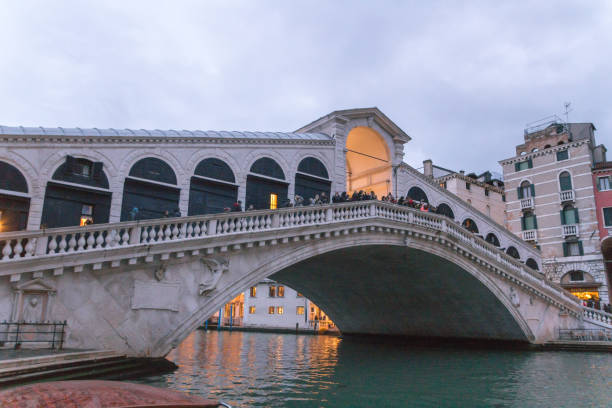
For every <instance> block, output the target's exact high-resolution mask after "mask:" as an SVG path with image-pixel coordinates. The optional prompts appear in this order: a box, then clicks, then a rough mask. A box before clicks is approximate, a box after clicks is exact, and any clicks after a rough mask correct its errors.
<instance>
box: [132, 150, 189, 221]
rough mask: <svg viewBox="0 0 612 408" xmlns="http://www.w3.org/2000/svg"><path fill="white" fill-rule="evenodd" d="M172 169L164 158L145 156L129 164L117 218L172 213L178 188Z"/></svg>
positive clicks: (161, 215)
mask: <svg viewBox="0 0 612 408" xmlns="http://www.w3.org/2000/svg"><path fill="white" fill-rule="evenodd" d="M177 184H178V178H177V175H176V172H175V170H174V169H173V168H172V166H171V165H169V164H168V163H167V162H166V161H165V160H162V159H160V158H158V157H154V156H149V157H144V158H141V159H140V160H138V161H137V162H136V163H134V164H133V165H132V167H131V168H130V171H129V173H128V175H127V176H126V178H125V182H124V184H123V202H122V205H121V220H122V221H126V220H130V219H150V218H162V217H164V216H176V215H179V214H178V213H177V211H178V208H179V199H180V191H181V189H180V188H179V187H178V185H177Z"/></svg>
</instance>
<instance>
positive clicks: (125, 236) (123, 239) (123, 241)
mask: <svg viewBox="0 0 612 408" xmlns="http://www.w3.org/2000/svg"><path fill="white" fill-rule="evenodd" d="M132 229H136V228H132ZM128 231H129V228H125V229H124V230H123V234H122V235H121V245H122V246H124V245H127V244H129V243H130V238H131V237H130V234H129V233H128Z"/></svg>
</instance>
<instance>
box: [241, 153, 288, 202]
mask: <svg viewBox="0 0 612 408" xmlns="http://www.w3.org/2000/svg"><path fill="white" fill-rule="evenodd" d="M288 185H289V183H288V182H287V181H285V173H284V172H283V169H282V168H281V166H279V164H278V163H277V162H275V161H274V160H272V159H270V158H268V157H262V158H261V159H258V160H256V161H255V163H253V165H252V166H251V170H250V172H249V174H248V175H247V185H246V204H245V205H246V208H249V207H250V206H253V208H254V209H256V210H261V209H266V208H270V209H275V208H278V206H279V204H280V203H283V202H285V201H286V200H287V198H288V197H287V190H288Z"/></svg>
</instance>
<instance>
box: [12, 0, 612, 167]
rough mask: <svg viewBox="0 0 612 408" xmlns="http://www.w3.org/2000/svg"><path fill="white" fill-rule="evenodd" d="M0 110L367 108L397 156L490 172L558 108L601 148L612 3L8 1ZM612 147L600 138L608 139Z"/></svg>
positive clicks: (203, 118) (223, 122)
mask: <svg viewBox="0 0 612 408" xmlns="http://www.w3.org/2000/svg"><path fill="white" fill-rule="evenodd" d="M0 13H1V14H0V15H2V24H0V49H1V50H2V55H0V95H1V98H0V124H3V125H24V126H38V125H40V126H65V127H74V126H79V127H115V128H126V127H128V128H149V129H150V128H153V129H155V128H159V129H169V128H171V129H192V130H193V129H202V130H208V129H214V130H274V131H292V130H295V129H297V128H299V127H300V126H302V125H304V124H306V123H308V122H310V121H311V120H314V119H316V118H318V117H320V116H322V115H324V114H326V113H328V112H330V111H333V110H336V109H345V108H353V107H367V106H378V107H379V108H380V109H381V110H382V111H383V112H385V113H386V114H387V115H388V116H389V117H390V118H391V119H392V120H393V121H395V122H396V123H397V124H398V125H399V126H400V127H401V128H402V129H404V130H405V131H406V132H407V133H408V134H410V135H411V136H412V137H413V140H412V141H411V142H410V143H409V144H408V145H407V146H406V161H407V162H408V163H409V164H411V165H413V166H415V167H420V166H421V165H422V164H421V162H422V160H423V159H425V158H431V159H433V161H434V163H436V164H439V165H442V166H445V167H450V168H453V169H457V170H458V169H465V170H468V171H472V170H474V171H482V170H485V169H494V170H499V167H498V164H497V161H498V160H500V159H503V158H507V157H510V156H513V151H514V150H513V149H514V146H515V145H516V144H519V143H520V142H521V141H522V136H523V129H524V127H525V124H526V123H528V122H531V121H534V120H537V119H540V118H543V117H546V116H548V115H552V114H559V115H561V114H562V113H563V103H564V102H565V101H571V103H572V108H573V111H572V112H571V113H570V121H577V122H578V121H584V122H593V123H594V124H595V126H596V127H597V129H598V131H597V133H596V137H597V139H598V142H599V143H605V144H607V145H609V147H610V148H612V103H611V102H610V101H611V100H612V2H609V1H596V0H592V1H542V0H540V1H533V2H515V1H512V2H510V1H508V2H501V1H482V2H465V3H463V2H459V1H448V2H435V1H432V2H423V1H414V2H412V1H376V2H374V1H358V0H354V1H352V2H348V1H347V2H342V1H336V0H334V1H331V0H330V1H316V0H314V1H313V0H310V1H302V2H298V1H280V0H278V1H265V0H259V1H244V2H240V1H227V0H224V1H218V2H215V1H179V0H177V1H164V2H162V1H155V0H147V1H133V0H129V1H128V0H121V1H110V0H105V1H103V2H102V1H96V2H94V1H83V0H79V1H63V0H56V1H53V2H50V1H48V0H43V1H30V0H20V1H13V2H10V1H5V2H2V5H1V6H0ZM611 154H612V152H611Z"/></svg>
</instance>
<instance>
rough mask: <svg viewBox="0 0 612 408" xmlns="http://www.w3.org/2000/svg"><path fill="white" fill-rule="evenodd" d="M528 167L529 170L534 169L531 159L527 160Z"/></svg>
mask: <svg viewBox="0 0 612 408" xmlns="http://www.w3.org/2000/svg"><path fill="white" fill-rule="evenodd" d="M527 167H528V168H530V169H531V168H533V160H531V158H529V159H527Z"/></svg>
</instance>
